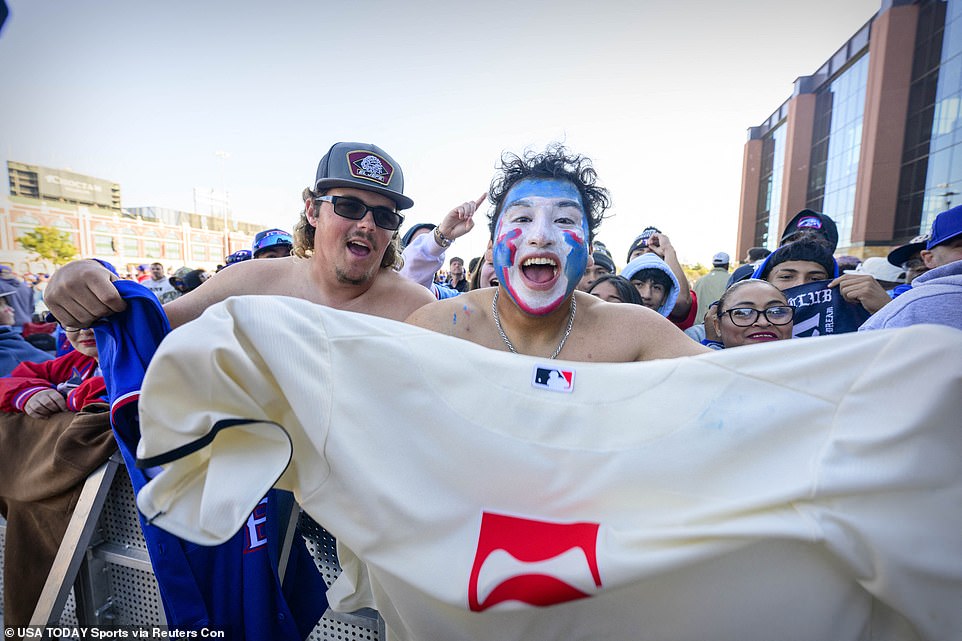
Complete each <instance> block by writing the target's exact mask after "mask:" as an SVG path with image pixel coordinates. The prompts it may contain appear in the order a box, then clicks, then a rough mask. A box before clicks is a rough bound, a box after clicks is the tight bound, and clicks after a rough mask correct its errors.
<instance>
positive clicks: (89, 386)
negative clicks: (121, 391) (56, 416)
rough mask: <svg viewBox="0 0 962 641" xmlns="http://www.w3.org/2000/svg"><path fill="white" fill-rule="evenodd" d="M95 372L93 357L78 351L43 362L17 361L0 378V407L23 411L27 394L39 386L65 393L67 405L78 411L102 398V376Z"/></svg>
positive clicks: (38, 388)
mask: <svg viewBox="0 0 962 641" xmlns="http://www.w3.org/2000/svg"><path fill="white" fill-rule="evenodd" d="M97 374H99V370H98V368H97V361H96V360H95V359H93V358H91V357H89V356H84V355H83V354H81V353H80V352H78V351H70V352H69V353H67V354H64V355H63V356H60V357H58V358H55V359H53V360H52V361H45V362H43V363H29V362H24V363H20V364H19V365H17V366H16V367H15V368H14V369H13V371H12V372H10V375H9V376H5V377H3V378H0V411H4V412H23V406H24V405H25V404H26V403H27V401H28V400H30V397H31V396H33V395H34V394H36V393H37V392H39V391H40V390H45V389H56V390H60V391H61V392H64V393H65V394H66V397H67V409H68V410H70V411H71V412H79V411H80V410H81V409H83V407H84V406H86V405H89V404H90V403H93V402H97V401H101V402H103V401H104V399H105V398H106V395H107V388H106V386H105V385H104V378H103V376H99V375H97Z"/></svg>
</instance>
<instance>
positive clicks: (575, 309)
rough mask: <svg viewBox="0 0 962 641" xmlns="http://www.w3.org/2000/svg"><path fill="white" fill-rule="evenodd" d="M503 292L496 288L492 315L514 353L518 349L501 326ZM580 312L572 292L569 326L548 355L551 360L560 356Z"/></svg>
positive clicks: (509, 348) (504, 339) (502, 337)
mask: <svg viewBox="0 0 962 641" xmlns="http://www.w3.org/2000/svg"><path fill="white" fill-rule="evenodd" d="M500 293H501V289H500V288H498V289H496V290H494V300H492V301H491V315H492V316H494V324H495V325H497V327H498V333H499V334H501V340H503V341H504V344H505V345H507V346H508V350H509V351H510V352H511V353H512V354H517V353H518V350H516V349H515V348H514V345H512V344H511V341H510V340H508V336H507V334H505V333H504V328H503V327H501V315H500V314H498V294H500ZM577 312H578V303H576V302H575V294H574V292H571V311H570V312H568V326H567V327H565V335H564V336H562V337H561V342H560V343H558V347H557V348H556V349H555V351H554V353H553V354H552V355H551V356H549V357H548V359H549V360H551V359H555V358H558V354H560V353H561V349H562V348H563V347H564V346H565V341H566V340H568V334H570V333H571V326H572V325H574V323H575V314H576V313H577Z"/></svg>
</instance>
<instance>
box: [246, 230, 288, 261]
mask: <svg viewBox="0 0 962 641" xmlns="http://www.w3.org/2000/svg"><path fill="white" fill-rule="evenodd" d="M275 245H287V246H289V247H293V246H294V238H293V237H292V236H291V235H290V234H288V233H287V232H286V231H284V230H283V229H265V230H264V231H259V232H257V235H256V236H254V243H253V244H252V245H251V255H252V256H253V257H254V258H257V254H259V253H261V252H262V251H264V250H265V249H268V248H270V247H274V246H275Z"/></svg>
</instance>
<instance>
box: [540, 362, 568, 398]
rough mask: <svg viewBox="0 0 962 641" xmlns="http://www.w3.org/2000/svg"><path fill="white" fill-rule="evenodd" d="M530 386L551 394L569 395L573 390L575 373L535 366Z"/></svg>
mask: <svg viewBox="0 0 962 641" xmlns="http://www.w3.org/2000/svg"><path fill="white" fill-rule="evenodd" d="M531 386H532V387H539V388H541V389H547V390H551V391H552V392H567V393H571V392H573V391H574V389H575V373H574V370H570V369H558V368H556V367H545V366H543V365H535V366H534V372H533V374H532V377H531Z"/></svg>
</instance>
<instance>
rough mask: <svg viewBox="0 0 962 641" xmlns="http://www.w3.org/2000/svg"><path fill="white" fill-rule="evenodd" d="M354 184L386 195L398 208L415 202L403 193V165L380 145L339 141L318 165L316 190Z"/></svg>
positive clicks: (405, 207) (359, 187)
mask: <svg viewBox="0 0 962 641" xmlns="http://www.w3.org/2000/svg"><path fill="white" fill-rule="evenodd" d="M331 187H353V188H355V189H364V190H366V191H373V192H375V193H377V194H381V195H383V196H387V197H388V198H390V199H391V200H393V201H394V202H395V203H396V204H397V208H398V210H402V209H410V208H411V207H413V206H414V201H413V200H411V199H410V198H408V197H407V196H405V195H404V174H402V173H401V167H400V165H398V164H397V162H395V160H394V159H393V158H391V157H390V156H389V155H388V154H387V152H386V151H384V150H383V149H381V148H380V147H378V146H377V145H370V144H367V143H363V142H339V143H336V144H335V145H334V146H333V147H331V149H330V150H329V151H328V152H327V153H326V154H324V157H323V158H321V162H320V164H318V165H317V178H316V180H315V182H314V190H315V191H320V190H326V189H330V188H331Z"/></svg>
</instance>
